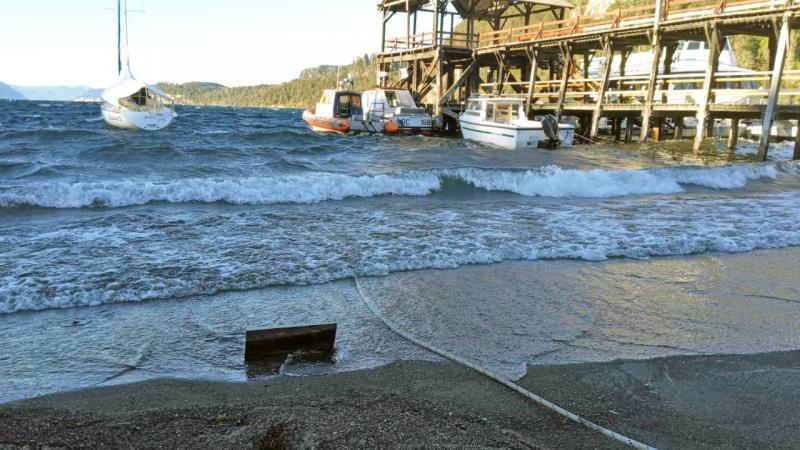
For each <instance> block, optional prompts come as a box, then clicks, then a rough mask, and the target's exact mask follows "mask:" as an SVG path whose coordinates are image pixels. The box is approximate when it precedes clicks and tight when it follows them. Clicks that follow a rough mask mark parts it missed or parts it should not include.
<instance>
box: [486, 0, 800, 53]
mask: <svg viewBox="0 0 800 450" xmlns="http://www.w3.org/2000/svg"><path fill="white" fill-rule="evenodd" d="M792 1H793V0H738V1H729V0H712V1H709V0H666V2H665V4H664V11H663V12H662V18H661V20H662V21H670V20H683V19H688V18H698V17H704V16H709V15H715V14H722V13H731V12H745V11H754V10H762V9H763V10H769V9H773V8H775V7H782V6H787V5H790V4H791V2H792ZM655 21H656V5H655V4H653V5H649V6H642V7H636V8H622V9H618V10H616V11H609V12H605V13H601V14H594V15H585V16H575V17H573V18H570V19H564V20H553V21H549V22H540V23H538V24H534V25H528V26H522V27H514V28H509V29H507V30H499V31H491V32H488V33H481V34H480V35H478V45H477V47H478V48H482V47H491V46H495V45H503V44H509V43H515V42H528V41H535V40H541V39H548V38H554V37H560V36H568V35H573V34H579V33H586V32H592V31H602V30H608V29H616V28H625V27H634V26H641V25H652V24H654V23H655Z"/></svg>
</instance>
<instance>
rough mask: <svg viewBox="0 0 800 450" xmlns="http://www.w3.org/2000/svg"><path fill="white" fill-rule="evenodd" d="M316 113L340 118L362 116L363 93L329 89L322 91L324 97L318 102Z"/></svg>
mask: <svg viewBox="0 0 800 450" xmlns="http://www.w3.org/2000/svg"><path fill="white" fill-rule="evenodd" d="M315 113H316V115H318V116H320V117H328V118H340V119H349V118H350V117H352V116H361V115H362V114H363V110H362V108H361V93H360V92H358V91H339V90H336V89H327V90H325V91H323V92H322V98H320V100H319V103H317V107H316V110H315Z"/></svg>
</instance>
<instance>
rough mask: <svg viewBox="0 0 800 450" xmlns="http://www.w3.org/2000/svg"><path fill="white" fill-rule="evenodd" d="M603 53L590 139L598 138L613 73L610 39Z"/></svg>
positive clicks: (604, 45)
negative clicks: (601, 71)
mask: <svg viewBox="0 0 800 450" xmlns="http://www.w3.org/2000/svg"><path fill="white" fill-rule="evenodd" d="M603 55H604V56H605V66H604V67H603V75H602V78H601V80H600V86H598V90H597V102H596V103H595V105H594V112H593V114H592V129H591V131H590V132H589V139H595V138H597V133H598V132H599V127H600V118H601V116H602V114H603V99H604V98H605V96H606V89H608V78H609V76H610V75H611V63H612V62H613V60H614V50H613V48H612V47H611V41H610V40H608V39H606V41H605V43H604V44H603Z"/></svg>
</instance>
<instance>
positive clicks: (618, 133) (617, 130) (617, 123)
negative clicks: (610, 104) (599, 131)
mask: <svg viewBox="0 0 800 450" xmlns="http://www.w3.org/2000/svg"><path fill="white" fill-rule="evenodd" d="M611 127H612V129H613V131H614V142H619V141H620V140H621V139H622V118H620V117H614V119H613V122H612V125H611Z"/></svg>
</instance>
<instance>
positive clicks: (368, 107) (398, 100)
mask: <svg viewBox="0 0 800 450" xmlns="http://www.w3.org/2000/svg"><path fill="white" fill-rule="evenodd" d="M361 103H362V105H364V111H363V114H364V115H363V118H362V120H363V121H366V122H385V123H392V124H394V125H395V126H396V127H397V131H400V132H419V131H429V130H431V129H432V128H433V126H434V122H433V118H432V117H431V115H430V114H428V113H427V112H426V111H425V109H424V108H420V107H419V106H417V104H416V103H415V102H414V97H413V96H412V95H411V92H409V91H407V90H405V89H391V88H380V89H371V90H368V91H364V93H363V94H362V95H361ZM354 122H355V120H354ZM353 125H354V126H358V125H357V124H356V123H353ZM390 128H394V127H390Z"/></svg>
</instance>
